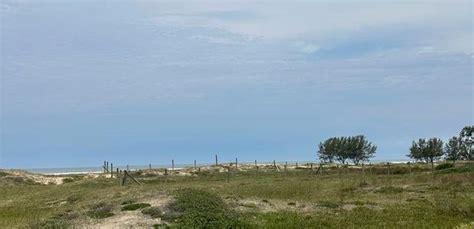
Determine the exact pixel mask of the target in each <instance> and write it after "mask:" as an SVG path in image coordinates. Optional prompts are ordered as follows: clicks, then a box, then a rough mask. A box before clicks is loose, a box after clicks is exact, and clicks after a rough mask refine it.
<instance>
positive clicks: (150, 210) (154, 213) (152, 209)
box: [142, 207, 163, 218]
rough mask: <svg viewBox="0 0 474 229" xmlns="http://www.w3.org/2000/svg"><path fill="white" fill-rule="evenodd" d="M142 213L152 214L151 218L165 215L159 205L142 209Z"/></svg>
mask: <svg viewBox="0 0 474 229" xmlns="http://www.w3.org/2000/svg"><path fill="white" fill-rule="evenodd" d="M142 213H143V214H145V215H149V216H151V218H160V217H161V216H163V212H161V209H160V208H159V207H149V208H145V209H143V210H142Z"/></svg>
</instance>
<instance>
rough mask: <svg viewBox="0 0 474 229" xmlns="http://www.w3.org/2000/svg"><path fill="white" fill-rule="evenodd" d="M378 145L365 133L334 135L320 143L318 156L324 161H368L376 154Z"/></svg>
mask: <svg viewBox="0 0 474 229" xmlns="http://www.w3.org/2000/svg"><path fill="white" fill-rule="evenodd" d="M376 150H377V146H376V145H374V144H372V143H371V142H369V141H368V140H367V138H366V137H365V136H363V135H357V136H350V137H332V138H329V139H327V140H325V141H323V142H321V143H319V145H318V157H319V159H320V160H321V161H323V162H330V163H332V162H334V161H335V160H336V161H339V162H340V163H342V164H346V163H347V161H348V160H352V162H353V163H354V164H359V163H361V162H364V161H368V160H369V159H370V158H371V157H374V156H375V153H376Z"/></svg>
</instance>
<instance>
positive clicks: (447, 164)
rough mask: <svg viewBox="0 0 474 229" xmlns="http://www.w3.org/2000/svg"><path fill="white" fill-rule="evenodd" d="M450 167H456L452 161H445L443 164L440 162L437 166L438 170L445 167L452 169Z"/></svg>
mask: <svg viewBox="0 0 474 229" xmlns="http://www.w3.org/2000/svg"><path fill="white" fill-rule="evenodd" d="M450 168H454V164H452V163H443V164H439V165H437V166H436V167H435V169H436V170H443V169H450Z"/></svg>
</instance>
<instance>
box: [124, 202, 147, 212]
mask: <svg viewBox="0 0 474 229" xmlns="http://www.w3.org/2000/svg"><path fill="white" fill-rule="evenodd" d="M150 206H151V205H150V204H147V203H133V204H127V205H125V206H123V207H122V211H135V210H138V209H142V208H146V207H150Z"/></svg>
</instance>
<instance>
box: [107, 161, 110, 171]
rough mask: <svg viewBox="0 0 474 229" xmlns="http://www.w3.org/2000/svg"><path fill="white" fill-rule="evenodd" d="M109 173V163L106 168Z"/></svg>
mask: <svg viewBox="0 0 474 229" xmlns="http://www.w3.org/2000/svg"><path fill="white" fill-rule="evenodd" d="M106 169H107V172H109V171H110V170H109V162H108V161H107V166H106Z"/></svg>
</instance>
